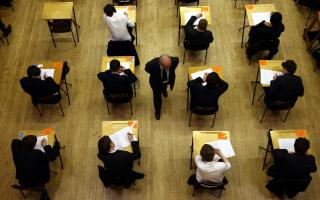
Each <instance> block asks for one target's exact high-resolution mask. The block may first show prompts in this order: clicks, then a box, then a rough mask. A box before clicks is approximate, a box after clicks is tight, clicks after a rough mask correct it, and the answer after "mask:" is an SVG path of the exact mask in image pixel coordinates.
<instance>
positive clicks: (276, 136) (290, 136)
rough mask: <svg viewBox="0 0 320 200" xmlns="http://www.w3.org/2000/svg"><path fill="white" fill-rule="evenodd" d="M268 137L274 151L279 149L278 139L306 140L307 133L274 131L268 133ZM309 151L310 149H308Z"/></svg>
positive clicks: (303, 131) (302, 131)
mask: <svg viewBox="0 0 320 200" xmlns="http://www.w3.org/2000/svg"><path fill="white" fill-rule="evenodd" d="M270 137H271V142H272V146H273V148H274V149H279V141H278V139H279V138H288V139H296V138H299V137H303V138H306V139H308V138H309V137H308V133H307V131H306V130H274V131H270ZM309 151H310V149H309Z"/></svg>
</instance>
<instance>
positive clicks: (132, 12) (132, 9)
mask: <svg viewBox="0 0 320 200" xmlns="http://www.w3.org/2000/svg"><path fill="white" fill-rule="evenodd" d="M115 8H116V10H128V17H129V19H130V20H131V21H132V22H133V23H136V22H137V9H136V6H115Z"/></svg>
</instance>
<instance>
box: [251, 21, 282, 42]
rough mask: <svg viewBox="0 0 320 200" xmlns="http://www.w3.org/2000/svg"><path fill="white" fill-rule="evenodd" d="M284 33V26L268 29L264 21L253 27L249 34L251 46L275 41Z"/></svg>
mask: <svg viewBox="0 0 320 200" xmlns="http://www.w3.org/2000/svg"><path fill="white" fill-rule="evenodd" d="M283 31H284V25H283V24H280V25H277V26H272V27H268V26H266V25H265V24H264V21H262V22H260V23H259V24H257V25H256V26H252V27H251V29H250V32H249V40H248V42H249V44H252V43H257V42H263V41H270V40H275V39H277V38H279V37H280V35H281V33H282V32H283Z"/></svg>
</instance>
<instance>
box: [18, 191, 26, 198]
mask: <svg viewBox="0 0 320 200" xmlns="http://www.w3.org/2000/svg"><path fill="white" fill-rule="evenodd" d="M19 191H20V193H21V195H22V197H23V198H24V199H26V198H27V195H25V194H24V193H23V190H22V189H19Z"/></svg>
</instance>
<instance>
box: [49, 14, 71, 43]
mask: <svg viewBox="0 0 320 200" xmlns="http://www.w3.org/2000/svg"><path fill="white" fill-rule="evenodd" d="M48 26H49V30H50V34H51V37H52V41H53V44H54V47H57V46H56V42H55V40H54V37H53V33H68V32H71V35H72V38H73V42H74V46H77V43H76V40H75V39H74V35H73V31H72V20H68V19H59V20H52V21H48Z"/></svg>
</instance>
